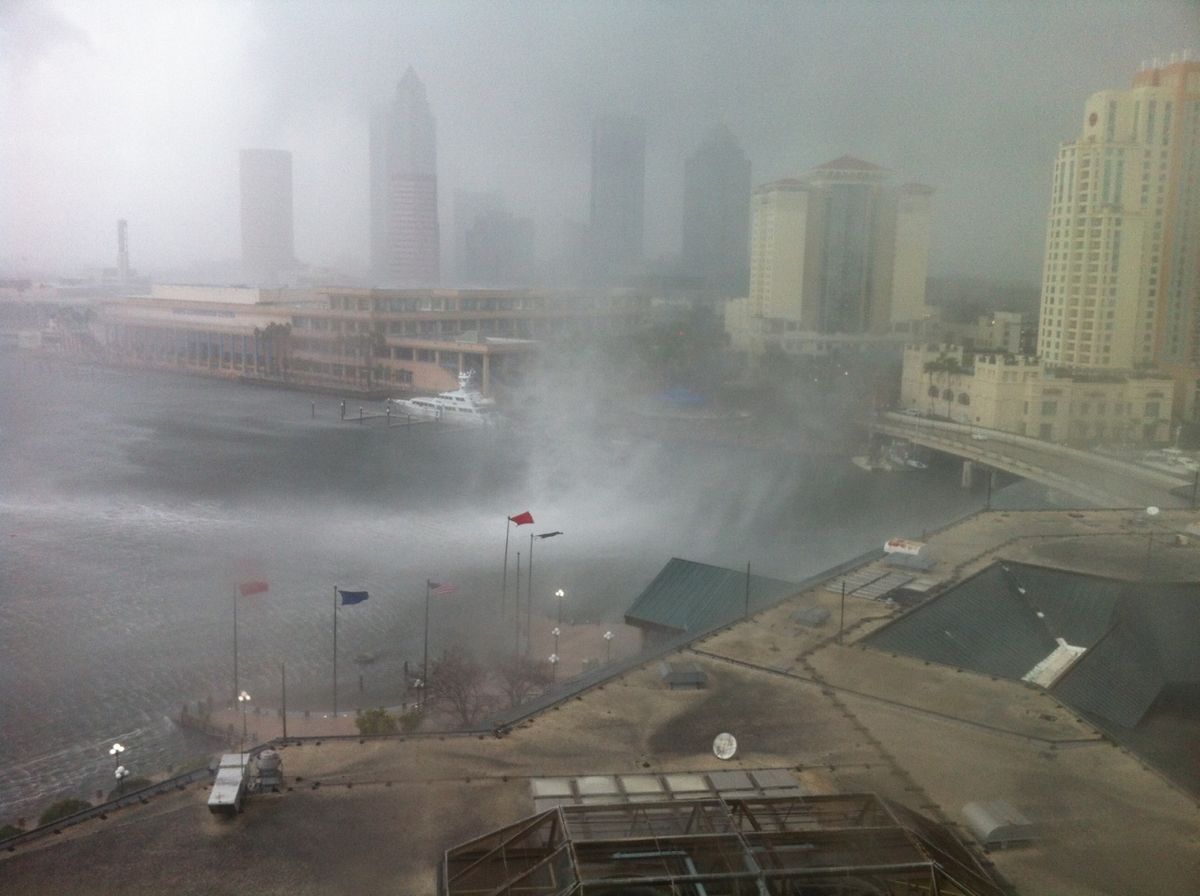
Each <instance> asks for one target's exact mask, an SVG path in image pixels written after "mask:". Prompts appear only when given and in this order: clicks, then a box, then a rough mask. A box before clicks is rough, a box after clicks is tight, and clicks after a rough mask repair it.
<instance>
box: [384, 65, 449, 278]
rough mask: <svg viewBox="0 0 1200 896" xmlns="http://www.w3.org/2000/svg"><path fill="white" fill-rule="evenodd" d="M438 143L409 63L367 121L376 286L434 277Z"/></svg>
mask: <svg viewBox="0 0 1200 896" xmlns="http://www.w3.org/2000/svg"><path fill="white" fill-rule="evenodd" d="M438 245H439V238H438V205H437V146H436V135H435V131H434V121H433V115H432V114H431V113H430V111H429V103H428V102H427V101H426V99H425V85H423V84H422V83H421V79H420V78H418V77H417V74H416V72H414V71H413V70H412V68H411V67H410V68H409V69H408V71H406V72H405V73H404V77H403V78H401V79H400V83H399V84H398V85H397V86H396V95H395V96H394V97H393V98H392V101H391V103H390V104H388V106H387V107H386V108H383V109H380V110H379V111H378V112H377V113H376V114H375V116H374V118H373V120H372V122H371V273H372V276H373V277H374V279H375V282H376V283H377V284H378V285H389V286H430V285H433V284H436V283H437V282H438V279H439V267H440V256H439V248H438Z"/></svg>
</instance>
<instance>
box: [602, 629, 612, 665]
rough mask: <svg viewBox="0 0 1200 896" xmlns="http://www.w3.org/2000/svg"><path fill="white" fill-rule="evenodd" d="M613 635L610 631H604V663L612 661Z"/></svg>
mask: <svg viewBox="0 0 1200 896" xmlns="http://www.w3.org/2000/svg"><path fill="white" fill-rule="evenodd" d="M613 637H614V636H613V633H612V632H611V631H607V632H605V633H604V662H606V663H608V662H612V642H613Z"/></svg>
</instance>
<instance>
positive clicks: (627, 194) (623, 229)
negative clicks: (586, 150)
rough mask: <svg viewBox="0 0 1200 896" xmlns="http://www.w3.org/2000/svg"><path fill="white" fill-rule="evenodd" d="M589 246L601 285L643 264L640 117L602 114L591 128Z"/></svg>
mask: <svg viewBox="0 0 1200 896" xmlns="http://www.w3.org/2000/svg"><path fill="white" fill-rule="evenodd" d="M591 186H592V192H591V217H590V224H591V227H590V233H589V243H590V247H591V257H592V265H593V268H594V274H595V276H596V277H597V278H598V280H599V282H602V283H614V282H619V281H623V280H627V279H628V278H629V277H630V276H631V275H632V274H635V273H637V272H638V270H639V269H640V267H641V264H642V260H643V235H644V229H645V225H644V215H645V187H646V126H645V124H644V123H643V122H642V120H641V119H640V118H620V117H615V116H604V117H601V118H598V119H597V120H596V122H595V124H594V125H593V127H592V184H591Z"/></svg>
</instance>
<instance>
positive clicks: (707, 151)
mask: <svg viewBox="0 0 1200 896" xmlns="http://www.w3.org/2000/svg"><path fill="white" fill-rule="evenodd" d="M749 242H750V160H749V159H747V158H746V154H745V153H744V152H742V148H741V147H740V146H739V145H738V142H737V138H735V137H734V136H733V134H732V133H731V132H730V131H729V129H728V128H727V127H725V126H724V125H721V126H720V127H717V128H716V129H714V130H713V132H712V133H711V134H710V135H709V137H708V139H707V140H706V141H705V142H704V144H703V145H702V146H701V147H700V148H699V149H697V150H696V152H695V153H693V154H692V156H691V157H690V158H689V159H688V160H687V162H686V163H685V165H684V171H683V264H684V269H685V273H686V274H688V275H690V276H695V277H701V278H703V279H704V281H705V283H706V284H707V285H708V287H709V288H710V289H712V290H714V291H716V292H717V294H718V295H724V296H726V297H730V296H741V295H745V294H746V280H747V276H748V273H749V263H750V262H749Z"/></svg>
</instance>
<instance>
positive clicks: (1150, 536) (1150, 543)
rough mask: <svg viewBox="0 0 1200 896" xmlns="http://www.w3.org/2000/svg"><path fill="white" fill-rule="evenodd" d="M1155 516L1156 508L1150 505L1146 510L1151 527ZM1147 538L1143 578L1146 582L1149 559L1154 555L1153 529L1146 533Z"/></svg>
mask: <svg viewBox="0 0 1200 896" xmlns="http://www.w3.org/2000/svg"><path fill="white" fill-rule="evenodd" d="M1157 516H1158V508H1157V507H1154V506H1153V505H1152V506H1150V507H1147V508H1146V520H1147V522H1149V523H1151V524H1152V525H1153V523H1154V518H1155V517H1157ZM1147 536H1148V537H1147V539H1146V575H1145V578H1146V579H1147V580H1148V579H1149V578H1150V559H1151V555H1152V554H1153V553H1154V529H1153V528H1151V529H1150V531H1149V532H1148V533H1147Z"/></svg>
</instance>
